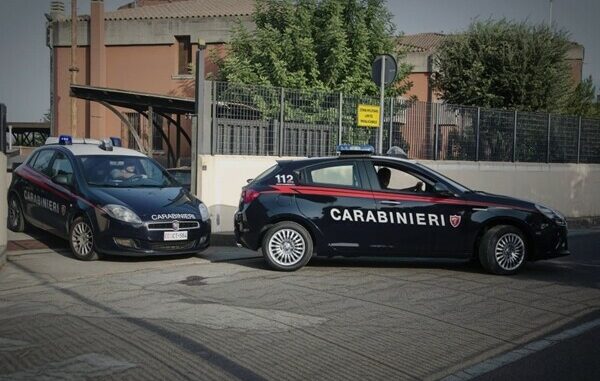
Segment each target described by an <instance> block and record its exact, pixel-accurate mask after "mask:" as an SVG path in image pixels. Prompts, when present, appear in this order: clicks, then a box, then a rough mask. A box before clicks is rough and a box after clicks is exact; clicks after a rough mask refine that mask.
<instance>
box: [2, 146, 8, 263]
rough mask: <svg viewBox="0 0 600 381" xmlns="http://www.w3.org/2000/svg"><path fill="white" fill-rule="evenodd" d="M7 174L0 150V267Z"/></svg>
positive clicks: (6, 205)
mask: <svg viewBox="0 0 600 381" xmlns="http://www.w3.org/2000/svg"><path fill="white" fill-rule="evenodd" d="M8 179H9V176H8V175H7V174H6V156H5V155H4V154H3V153H2V152H0V267H1V266H2V265H3V264H4V263H5V262H6V252H5V250H6V234H7V232H6V217H7V209H8V202H7V200H6V191H7V190H8V185H9V182H8V181H9V180H8Z"/></svg>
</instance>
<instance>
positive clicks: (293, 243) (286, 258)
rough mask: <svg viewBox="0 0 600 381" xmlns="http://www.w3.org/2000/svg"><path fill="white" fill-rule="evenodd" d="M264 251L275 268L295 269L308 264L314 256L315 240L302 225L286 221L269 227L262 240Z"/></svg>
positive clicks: (267, 259)
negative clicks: (313, 240)
mask: <svg viewBox="0 0 600 381" xmlns="http://www.w3.org/2000/svg"><path fill="white" fill-rule="evenodd" d="M262 252H263V256H264V258H265V260H266V261H267V263H268V264H269V266H270V267H272V268H273V269H275V270H281V271H294V270H298V269H299V268H301V267H303V266H304V265H306V264H307V263H308V261H309V260H310V258H311V257H312V254H313V242H312V238H311V237H310V234H309V233H308V231H307V230H306V229H305V228H304V227H303V226H302V225H299V224H297V223H295V222H291V221H284V222H279V223H277V224H275V225H274V226H273V227H271V228H270V229H269V231H268V232H267V234H266V235H265V237H264V239H263V242H262Z"/></svg>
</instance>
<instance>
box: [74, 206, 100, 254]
mask: <svg viewBox="0 0 600 381" xmlns="http://www.w3.org/2000/svg"><path fill="white" fill-rule="evenodd" d="M69 243H70V245H71V251H73V255H74V256H75V258H77V259H79V260H82V261H94V260H96V259H98V253H96V251H95V250H94V230H93V229H92V226H91V225H90V223H89V222H88V221H87V219H85V218H83V217H79V218H76V219H75V221H73V224H72V225H71V230H70V232H69Z"/></svg>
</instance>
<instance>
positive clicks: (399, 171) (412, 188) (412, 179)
mask: <svg viewBox="0 0 600 381" xmlns="http://www.w3.org/2000/svg"><path fill="white" fill-rule="evenodd" d="M373 169H374V170H375V173H376V174H377V181H378V184H377V185H379V189H381V190H388V191H394V192H408V193H424V192H427V193H429V192H433V189H434V188H433V182H432V181H431V180H429V179H427V178H425V177H423V176H422V175H420V174H418V173H416V172H411V171H409V170H408V169H406V168H403V167H401V166H395V165H390V164H389V163H383V162H381V163H378V162H375V163H373Z"/></svg>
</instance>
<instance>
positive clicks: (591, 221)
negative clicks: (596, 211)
mask: <svg viewBox="0 0 600 381" xmlns="http://www.w3.org/2000/svg"><path fill="white" fill-rule="evenodd" d="M567 226H568V227H569V229H585V228H594V227H600V216H590V217H573V218H567Z"/></svg>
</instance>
